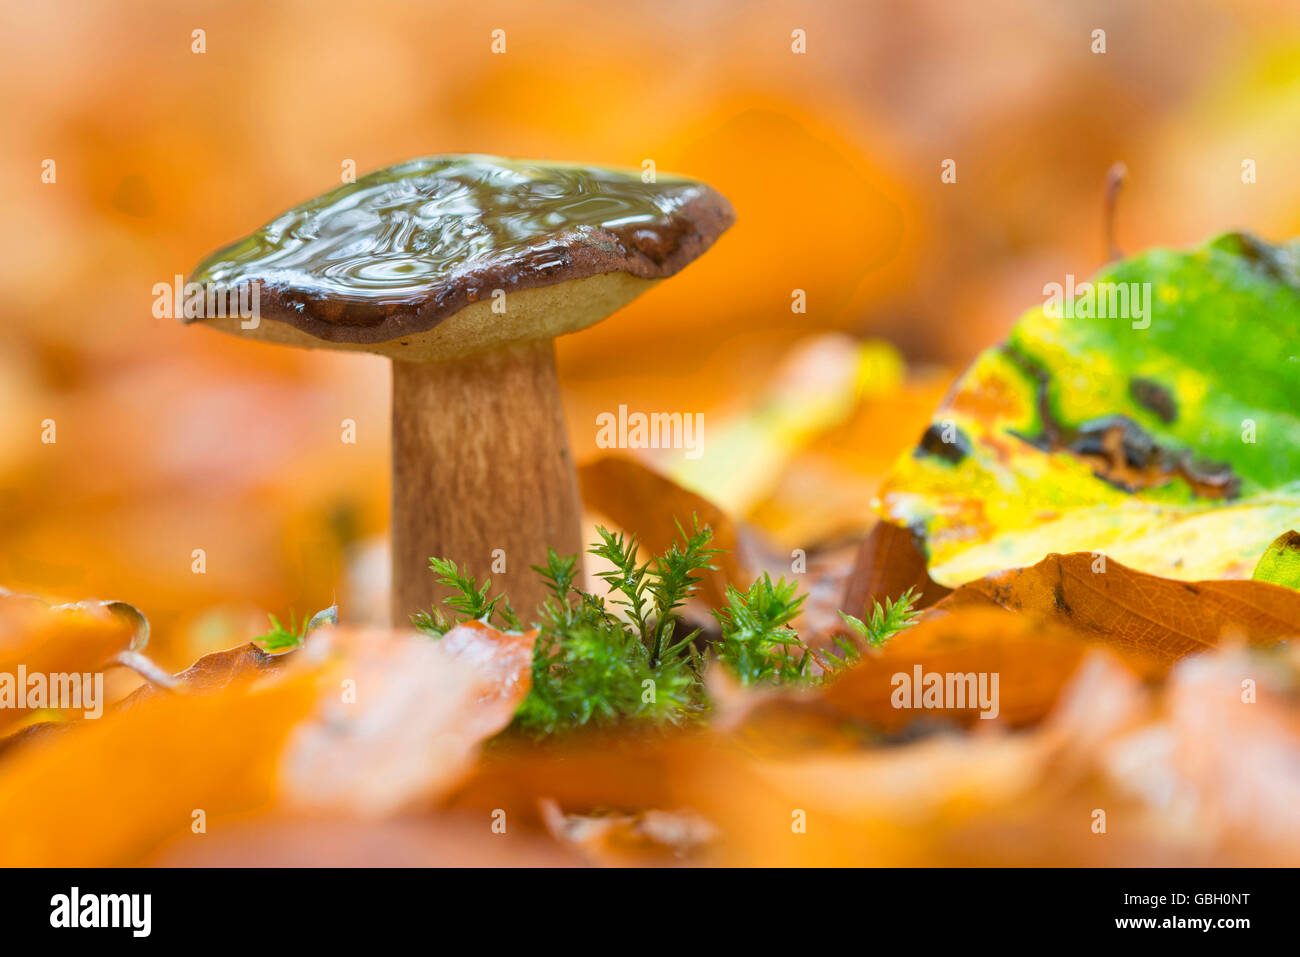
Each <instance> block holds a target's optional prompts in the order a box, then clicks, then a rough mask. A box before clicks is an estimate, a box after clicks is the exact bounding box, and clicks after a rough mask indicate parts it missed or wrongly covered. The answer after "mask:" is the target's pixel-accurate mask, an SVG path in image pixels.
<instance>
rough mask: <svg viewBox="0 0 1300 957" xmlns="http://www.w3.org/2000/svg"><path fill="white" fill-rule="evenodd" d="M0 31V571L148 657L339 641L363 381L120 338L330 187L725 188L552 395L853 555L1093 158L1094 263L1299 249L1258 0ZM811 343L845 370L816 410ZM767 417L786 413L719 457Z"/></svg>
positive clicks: (366, 502) (246, 6)
mask: <svg viewBox="0 0 1300 957" xmlns="http://www.w3.org/2000/svg"><path fill="white" fill-rule="evenodd" d="M3 19H4V23H3V30H2V31H0V48H2V49H0V53H2V55H0V76H2V77H3V85H4V89H5V91H6V95H5V97H4V101H5V105H4V107H3V112H2V114H0V124H2V136H0V138H2V139H3V142H4V149H3V151H0V166H2V172H3V176H2V177H0V182H2V183H3V186H2V187H0V188H2V189H3V196H2V199H3V209H4V216H5V227H6V228H5V229H4V230H3V232H2V233H0V289H2V290H3V299H2V300H0V585H3V586H5V587H8V588H10V589H14V590H18V591H28V592H34V593H38V594H41V595H44V596H47V597H50V598H60V599H80V598H86V597H92V596H94V597H101V598H115V599H122V600H126V601H130V602H132V603H134V604H136V605H138V606H139V607H140V608H141V609H142V610H144V611H145V613H146V614H147V615H148V616H149V617H150V618H151V620H152V621H153V624H154V634H155V643H154V653H155V656H156V657H158V658H159V660H160V661H162V662H164V663H166V664H169V665H172V666H175V667H180V666H182V665H184V664H185V663H187V662H188V661H189V660H191V659H192V658H193V657H195V656H196V654H198V653H201V652H203V651H206V650H210V649H211V648H213V647H217V646H224V645H228V644H231V643H232V640H233V641H239V640H243V639H245V638H247V637H248V635H249V634H250V631H249V629H250V628H261V626H262V625H263V624H264V623H265V616H264V613H265V612H266V611H272V612H276V613H277V614H280V615H285V614H287V613H288V612H289V611H290V610H293V611H296V612H297V613H298V615H299V616H301V615H303V614H310V613H311V612H313V611H315V610H316V609H319V608H321V607H324V606H326V605H328V604H330V603H331V602H332V601H333V600H334V599H335V598H336V597H337V598H339V599H340V601H341V603H342V604H343V606H344V607H343V616H344V618H345V620H346V619H347V618H349V616H351V617H353V618H364V617H365V616H367V615H369V614H371V609H370V608H369V607H368V606H367V604H366V602H367V600H368V599H367V597H366V595H364V594H361V593H357V594H355V595H350V594H349V593H348V590H349V589H350V588H354V587H355V586H353V585H351V584H349V582H350V581H356V580H358V579H360V580H366V578H367V575H369V576H370V578H371V579H372V580H373V579H374V578H375V577H376V576H379V575H381V574H382V573H381V571H380V570H379V569H381V567H382V561H383V559H382V556H383V554H384V547H385V546H384V536H385V535H386V526H387V520H388V518H387V497H388V400H389V397H388V389H389V378H388V377H389V370H388V363H387V361H386V360H383V359H379V358H374V357H369V356H359V355H337V354H331V353H325V352H321V353H316V352H307V351H296V350H291V349H284V348H275V347H270V346H265V345H259V344H255V343H250V342H244V341H239V340H236V339H233V338H227V337H223V336H221V335H219V334H217V333H213V332H210V331H207V330H203V329H199V328H182V327H180V326H179V325H178V324H177V323H176V322H175V321H174V320H171V319H166V318H161V319H160V318H156V317H155V316H154V315H153V311H152V307H153V302H154V293H153V287H154V285H155V284H157V283H160V282H171V281H172V279H173V277H174V276H175V275H176V274H186V273H188V272H189V270H190V269H191V268H192V266H193V265H194V264H195V263H196V262H197V261H198V260H199V258H200V257H202V256H203V255H204V254H206V253H207V252H209V251H211V250H212V249H214V248H215V247H217V246H219V245H222V244H224V243H226V242H228V241H230V240H232V239H234V238H236V237H238V236H241V235H243V234H245V233H247V232H249V231H251V230H252V229H254V228H256V227H257V226H260V225H261V224H262V223H264V222H265V221H267V220H268V219H270V218H271V217H272V216H274V215H275V214H277V213H279V212H281V211H282V210H284V209H286V208H288V207H289V206H292V205H294V204H296V203H299V202H301V201H303V200H306V199H308V198H310V197H311V196H314V195H316V194H317V193H320V192H323V191H325V190H327V189H330V188H332V187H333V186H336V185H338V183H339V182H340V177H341V173H342V171H343V169H344V168H345V164H346V163H348V162H349V161H351V162H352V163H354V164H355V167H356V169H357V171H358V172H359V173H364V172H366V171H368V170H371V169H375V168H378V167H382V166H385V165H388V164H390V163H394V162H397V161H400V160H405V159H409V158H411V157H414V156H419V155H424V154H429V153H440V152H471V151H472V152H489V153H500V154H506V155H513V156H524V157H539V158H550V159H563V160H582V161H590V162H594V163H601V164H610V165H622V166H628V167H640V166H641V165H642V163H643V161H644V160H646V159H651V160H653V161H654V163H655V164H656V166H657V168H658V169H659V170H661V171H673V172H679V173H682V174H686V175H689V176H692V177H696V178H699V179H703V180H706V181H708V182H709V183H711V184H712V185H714V186H715V187H717V188H718V189H719V190H721V191H722V192H723V193H724V194H725V195H727V196H728V197H729V198H730V199H731V200H732V202H733V204H734V205H735V207H736V209H737V211H738V215H739V221H738V223H737V225H736V226H735V227H734V228H733V229H732V230H731V231H730V232H729V233H728V234H727V235H725V236H724V237H723V239H722V240H721V241H720V242H719V243H718V245H717V246H716V247H715V249H714V250H713V251H711V252H710V253H709V254H708V255H706V256H705V257H704V258H703V259H702V260H700V261H699V262H697V263H695V264H694V265H692V266H690V267H689V268H688V269H687V270H686V271H685V272H684V273H682V274H681V275H680V276H678V277H676V278H674V279H672V280H670V281H668V282H666V283H664V284H662V285H661V286H660V287H658V288H657V289H655V290H653V291H652V292H651V293H649V294H648V295H646V296H644V297H643V298H642V299H640V300H638V301H637V302H635V303H634V304H633V305H631V306H630V307H629V308H627V309H625V310H624V311H622V312H621V313H619V314H617V315H615V316H614V317H612V318H611V319H609V320H608V321H606V322H604V323H603V324H601V325H600V326H598V327H596V328H593V329H591V330H588V331H586V332H584V333H582V334H581V335H577V336H572V337H569V338H567V339H563V340H560V342H559V343H558V349H559V363H560V377H561V380H562V383H563V385H564V387H565V390H566V393H565V401H566V408H567V411H568V418H569V424H570V430H571V433H572V442H573V446H574V450H575V453H576V454H577V457H578V459H579V460H580V461H582V460H586V459H590V458H591V457H592V456H594V455H595V454H597V453H598V451H599V450H597V449H596V448H595V446H594V438H595V428H594V418H595V415H596V414H597V413H598V412H601V411H607V410H614V409H616V408H617V407H618V405H620V404H627V405H628V406H629V407H630V408H632V409H644V410H665V411H674V410H675V411H686V412H703V413H705V435H704V438H705V449H706V454H705V456H704V457H703V459H702V460H701V462H702V464H694V465H692V464H688V463H685V462H683V461H682V458H681V454H680V452H679V453H677V457H676V459H673V460H669V457H663V459H662V460H661V461H660V462H659V463H658V464H659V465H660V466H661V467H663V468H664V470H665V471H668V472H670V473H673V474H675V475H677V477H679V478H680V479H681V480H682V481H684V482H686V483H687V484H692V485H694V486H696V487H698V488H700V489H701V490H702V491H704V492H706V493H709V494H711V495H713V497H715V498H719V499H721V501H720V504H722V505H724V506H725V507H728V508H729V509H732V510H734V511H736V512H737V513H739V514H740V515H741V516H742V517H744V518H746V519H747V520H748V521H749V522H751V523H752V524H753V525H755V526H756V527H759V528H761V529H763V530H764V531H765V532H766V533H767V534H768V535H769V536H770V537H771V538H772V539H773V540H774V541H776V542H780V543H783V544H786V545H808V546H812V545H817V544H821V543H825V542H829V541H835V540H842V539H844V538H846V537H852V536H853V535H855V534H860V532H861V531H862V530H863V529H865V528H866V527H868V525H869V524H870V522H871V517H870V509H869V505H870V499H871V493H872V490H873V488H874V484H875V482H876V481H878V479H879V477H880V475H881V474H882V473H883V471H884V470H885V469H887V468H888V466H889V464H890V462H891V461H892V459H893V458H894V457H895V456H896V455H897V454H899V452H901V451H902V450H904V449H906V448H907V447H908V446H909V445H910V444H911V443H912V442H913V441H914V440H915V439H916V437H917V435H918V434H919V433H920V431H921V429H922V428H923V427H924V424H925V423H926V422H927V421H928V416H929V412H930V410H931V409H932V408H933V406H934V404H935V402H936V401H937V400H938V399H939V397H940V396H941V395H942V392H943V390H944V388H945V387H946V385H947V384H948V383H949V382H950V381H951V379H952V377H953V376H954V375H955V374H956V373H957V372H959V371H960V369H961V367H962V366H963V365H964V364H965V363H966V362H967V361H969V360H970V359H971V358H972V357H973V356H974V354H975V353H976V352H977V351H978V350H979V349H980V348H981V347H983V346H984V345H986V344H988V343H990V342H992V341H993V340H994V339H996V338H998V337H999V336H1001V334H1002V333H1003V332H1004V331H1005V330H1006V329H1007V328H1008V327H1009V326H1010V325H1011V323H1012V322H1013V321H1014V320H1015V318H1016V317H1017V315H1018V314H1019V313H1020V312H1021V311H1023V310H1024V309H1025V308H1027V307H1029V306H1030V305H1032V304H1034V303H1035V302H1038V301H1040V300H1041V298H1042V286H1043V284H1044V282H1048V281H1053V280H1060V279H1061V278H1062V277H1063V276H1064V274H1065V273H1067V272H1072V273H1075V274H1076V275H1078V276H1080V277H1083V276H1086V275H1087V274H1089V273H1091V272H1092V271H1093V270H1094V269H1095V268H1097V267H1098V266H1099V265H1100V264H1101V263H1102V261H1103V260H1104V258H1105V249H1106V246H1105V240H1104V236H1103V231H1102V192H1103V182H1104V178H1105V174H1106V170H1107V169H1108V168H1109V167H1110V166H1111V164H1112V163H1114V162H1116V161H1123V162H1124V163H1125V164H1127V167H1128V170H1129V179H1128V182H1127V184H1126V186H1125V188H1124V192H1123V195H1122V198H1121V200H1120V205H1119V215H1118V231H1117V232H1118V240H1119V243H1120V245H1121V246H1122V248H1124V249H1125V250H1126V251H1134V250H1137V249H1139V248H1141V247H1144V246H1147V245H1152V244H1174V245H1178V244H1189V243H1196V242H1199V241H1201V240H1203V239H1205V238H1207V237H1208V236H1210V235H1212V234H1215V233H1217V232H1221V231H1224V230H1226V229H1230V228H1246V229H1250V230H1252V231H1255V232H1258V233H1260V234H1262V235H1263V236H1265V237H1268V238H1273V239H1276V238H1281V237H1286V236H1293V235H1296V234H1297V233H1300V178H1298V177H1296V176H1295V175H1294V174H1295V171H1296V164H1295V157H1296V155H1297V150H1298V149H1300V6H1298V5H1297V4H1295V3H1294V0H1178V2H1174V0H1165V2H1126V3H1115V2H1088V0H1076V2H1042V0H1040V2H1032V0H979V2H973V0H972V2H961V0H872V2H848V0H844V2H831V0H821V2H817V3H799V2H793V0H785V2H756V0H656V2H653V3H649V2H646V3H620V4H602V3H592V2H586V3H582V2H573V0H547V2H546V3H526V2H522V0H519V2H493V0H473V2H437V3H417V2H383V0H369V2H367V3H364V4H358V3H342V2H327V0H313V2H307V0H303V2H283V3H275V4H268V3H265V2H252V0H249V2H228V3H185V2H168V3H164V2H161V0H153V2H144V0H137V2H130V0H123V2H116V3H114V4H113V5H111V7H110V6H109V5H107V4H105V5H89V4H82V3H73V2H66V0H43V2H42V3H39V4H20V3H17V2H14V0H6V2H5V3H4V8H3ZM196 30H202V31H203V34H202V35H201V39H202V46H203V52H195V47H196V45H197V42H198V41H197V40H196V37H195V33H194V31H196ZM494 30H502V31H504V43H505V52H504V53H494V52H492V44H493V31H494ZM1097 30H1104V31H1105V37H1104V42H1105V52H1104V53H1100V52H1093V50H1094V48H1095V47H1096V46H1097V43H1098V41H1097V37H1096V35H1095V34H1094V31H1097ZM795 31H803V34H802V37H803V38H804V39H803V43H804V45H805V49H806V52H796V49H795V48H796V47H797V46H798V45H799V41H798V38H797V37H796V34H795ZM1246 159H1251V160H1254V163H1255V169H1256V171H1257V182H1254V183H1244V182H1243V179H1242V164H1243V161H1244V160H1246ZM47 160H53V161H54V164H53V166H52V167H51V166H50V165H49V164H48V163H47V162H46V161H47ZM945 160H953V161H955V171H956V182H949V183H945V182H943V181H942V180H941V172H942V166H943V164H944V161H945ZM50 171H52V172H53V177H52V178H53V182H47V181H43V180H47V179H50V178H51V177H50V176H49V175H48V174H49V172H50ZM43 173H45V174H46V175H45V176H44V177H43ZM795 290H803V291H804V294H805V296H806V311H803V312H796V311H793V310H792V301H793V298H792V297H793V296H794V295H795V293H794V291H795ZM828 334H842V335H828ZM863 343H866V345H865V346H864V345H862V344H863ZM844 356H852V357H855V358H854V361H856V360H857V359H861V358H863V357H866V359H867V360H868V361H866V362H865V364H864V365H862V366H860V367H858V368H859V371H860V372H862V371H863V370H865V373H864V375H860V376H858V377H857V378H853V377H851V376H850V377H849V379H852V382H850V384H849V385H848V386H846V388H847V389H848V393H847V401H845V402H839V401H829V402H822V401H820V399H819V398H818V395H817V389H818V388H819V387H820V388H823V389H825V388H827V384H828V383H829V384H830V386H831V387H832V391H833V388H834V387H836V386H835V384H836V383H838V382H840V379H839V378H837V376H836V374H835V370H837V369H842V368H843V361H842V360H843V358H844ZM827 370H829V371H827ZM845 381H848V380H845ZM774 396H775V398H774ZM822 398H824V396H823V397H822ZM831 398H832V399H835V396H832V397H831ZM773 403H776V405H778V406H781V407H782V408H788V407H789V406H790V404H791V403H793V406H794V408H796V410H800V409H801V410H802V411H800V412H799V414H798V415H795V416H794V418H795V419H797V420H798V421H802V422H805V423H810V424H809V425H808V427H807V428H804V429H802V430H799V429H795V430H793V432H792V433H783V435H782V437H781V439H780V441H779V442H778V443H777V446H778V447H777V448H776V449H775V450H769V453H770V454H766V455H764V454H761V452H754V450H753V449H749V450H748V452H747V451H746V446H745V440H744V436H745V435H746V432H745V428H744V423H746V422H750V421H753V417H754V415H755V410H762V409H764V408H769V407H771V406H772V405H773ZM800 403H804V404H805V405H804V406H801V405H800ZM807 403H812V405H811V407H806V404H807ZM344 420H352V421H354V422H355V423H356V437H357V440H356V442H355V443H354V444H348V443H344V442H343V441H342V440H341V435H342V432H343V426H342V423H343V422H344ZM51 421H52V422H53V425H54V431H53V432H50V430H49V428H48V423H49V422H51ZM738 436H739V438H737V437H738ZM721 437H729V441H725V442H724V441H721V440H720V439H721ZM51 438H53V439H54V441H50V439H51ZM715 439H717V440H718V441H716V442H715V441H714V440H715ZM711 443H712V444H711ZM751 444H752V443H751ZM760 444H761V443H760ZM710 449H713V450H714V451H709V450H710ZM692 471H693V472H694V474H692ZM725 473H734V474H739V475H741V476H742V477H743V476H751V477H752V478H753V481H750V482H748V483H747V484H745V487H744V488H730V489H728V488H720V487H717V476H718V475H719V474H725ZM200 550H201V551H200ZM349 568H351V569H352V574H351V575H348V574H345V572H346V570H347V569H349ZM367 569H371V572H367ZM251 633H256V632H251Z"/></svg>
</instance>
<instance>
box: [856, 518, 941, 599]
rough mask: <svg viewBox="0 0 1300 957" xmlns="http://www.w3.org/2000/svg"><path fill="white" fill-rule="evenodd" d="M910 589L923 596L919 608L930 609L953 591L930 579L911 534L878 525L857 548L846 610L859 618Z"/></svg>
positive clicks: (906, 530) (891, 524)
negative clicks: (875, 606)
mask: <svg viewBox="0 0 1300 957" xmlns="http://www.w3.org/2000/svg"><path fill="white" fill-rule="evenodd" d="M909 588H914V589H916V591H917V593H918V595H919V596H920V597H919V600H918V601H917V603H916V607H917V608H929V607H930V606H931V605H933V604H934V603H935V602H937V601H938V600H939V599H941V598H943V597H944V596H946V595H948V594H949V593H950V592H951V591H952V589H950V588H945V587H944V586H943V585H940V584H939V583H938V582H936V581H934V580H933V579H932V578H930V575H929V573H928V572H927V571H926V567H925V552H923V551H922V550H921V547H920V546H919V545H918V544H917V541H916V536H915V535H914V534H913V533H912V532H911V531H909V530H908V529H906V528H902V527H901V526H898V525H895V524H893V523H892V522H885V521H881V522H877V523H876V525H875V527H874V528H872V529H871V531H870V533H868V535H867V537H866V538H864V539H863V540H862V544H861V546H859V548H858V554H857V558H856V560H855V563H854V567H853V572H852V574H851V575H850V576H849V581H848V584H847V585H846V586H845V589H844V601H843V607H844V610H845V611H846V612H848V613H849V614H850V615H856V616H859V617H860V616H862V614H863V613H864V612H870V610H871V608H872V607H873V606H874V604H875V603H876V602H879V603H881V604H884V603H885V601H886V600H887V599H888V600H891V601H892V600H897V599H898V597H899V596H900V595H902V594H903V593H904V592H906V591H907V590H908V589H909Z"/></svg>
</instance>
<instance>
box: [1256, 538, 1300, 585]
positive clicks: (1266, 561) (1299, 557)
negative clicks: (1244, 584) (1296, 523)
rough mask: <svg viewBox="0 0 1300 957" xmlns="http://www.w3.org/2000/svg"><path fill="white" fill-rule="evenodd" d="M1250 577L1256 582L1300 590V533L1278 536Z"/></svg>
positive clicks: (1261, 557)
mask: <svg viewBox="0 0 1300 957" xmlns="http://www.w3.org/2000/svg"><path fill="white" fill-rule="evenodd" d="M1250 577H1251V578H1252V579H1254V580H1255V581H1257V582H1269V583H1270V584H1273V585H1281V586H1282V587H1283V588H1295V589H1300V532H1295V531H1290V532H1286V533H1285V534H1282V535H1279V536H1278V537H1277V540H1276V541H1274V542H1273V544H1272V545H1270V546H1268V550H1267V551H1265V552H1264V554H1263V555H1262V556H1260V559H1259V564H1258V565H1256V566H1255V572H1254V574H1253V575H1251V576H1250Z"/></svg>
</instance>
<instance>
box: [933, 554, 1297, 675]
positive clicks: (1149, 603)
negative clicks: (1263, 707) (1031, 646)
mask: <svg viewBox="0 0 1300 957" xmlns="http://www.w3.org/2000/svg"><path fill="white" fill-rule="evenodd" d="M989 605H992V606H997V607H1001V608H1006V609H1010V610H1012V611H1017V612H1022V613H1024V614H1026V615H1029V616H1031V617H1033V618H1034V619H1036V620H1040V621H1045V622H1049V623H1051V624H1054V625H1057V626H1060V627H1062V628H1066V629H1068V630H1069V631H1071V632H1073V633H1076V634H1078V635H1080V636H1081V637H1084V638H1087V639H1089V640H1094V641H1100V642H1104V643H1106V644H1108V645H1110V646H1111V647H1113V648H1115V650H1117V651H1119V652H1120V653H1121V654H1124V653H1127V652H1130V651H1131V652H1133V653H1136V654H1141V655H1144V656H1152V657H1155V658H1158V659H1160V660H1162V661H1165V662H1172V661H1173V660H1175V659H1177V658H1181V657H1182V656H1183V655H1187V654H1191V653H1193V652H1197V651H1205V650H1206V649H1209V648H1213V647H1215V646H1217V645H1218V644H1220V642H1221V641H1223V639H1224V638H1225V636H1228V637H1231V636H1233V635H1240V636H1241V637H1244V638H1246V639H1247V640H1249V641H1251V642H1253V643H1256V644H1273V643H1275V642H1278V641H1284V640H1286V639H1288V638H1294V637H1296V636H1298V635H1300V592H1296V591H1293V590H1291V589H1289V588H1282V587H1281V586H1279V585H1270V584H1267V583H1265V582H1260V581H1247V580H1235V579H1232V580H1224V581H1198V582H1185V581H1175V580H1173V579H1169V578H1161V577H1159V576H1158V575H1150V574H1147V573H1145V572H1139V571H1135V570H1134V569H1132V568H1128V567H1126V566H1124V565H1121V564H1120V563H1119V562H1116V561H1113V560H1107V559H1104V558H1102V557H1101V556H1096V555H1092V554H1089V553H1085V552H1076V553H1073V554H1070V555H1055V554H1053V555H1048V556H1047V557H1046V558H1044V559H1043V560H1042V561H1041V562H1039V563H1038V564H1037V565H1033V566H1031V567H1029V568H1017V569H1013V570H1011V571H1005V572H999V573H997V574H994V575H990V576H988V577H987V578H982V579H979V580H977V581H973V582H970V583H968V584H966V585H963V586H962V587H960V588H958V589H957V590H956V591H954V592H953V593H952V594H951V595H949V596H948V597H947V598H945V599H944V600H943V601H942V602H940V603H939V604H938V605H937V606H935V611H936V612H945V611H955V610H958V609H966V608H970V607H972V606H989Z"/></svg>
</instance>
